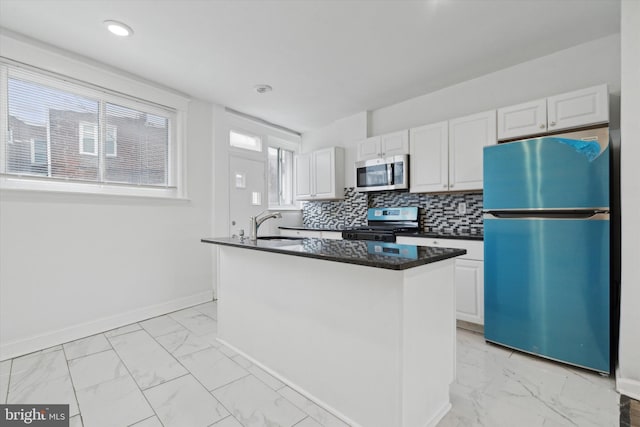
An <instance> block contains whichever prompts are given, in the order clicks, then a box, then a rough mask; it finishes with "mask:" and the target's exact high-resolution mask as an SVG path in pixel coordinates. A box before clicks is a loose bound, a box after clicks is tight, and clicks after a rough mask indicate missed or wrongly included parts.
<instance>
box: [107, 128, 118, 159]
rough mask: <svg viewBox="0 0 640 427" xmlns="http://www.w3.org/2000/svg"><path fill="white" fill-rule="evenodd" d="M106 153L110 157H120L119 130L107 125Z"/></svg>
mask: <svg viewBox="0 0 640 427" xmlns="http://www.w3.org/2000/svg"><path fill="white" fill-rule="evenodd" d="M104 153H105V154H106V155H107V156H108V157H116V156H117V155H118V128H117V127H115V126H112V125H107V138H106V139H105V143H104Z"/></svg>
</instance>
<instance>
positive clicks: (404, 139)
mask: <svg viewBox="0 0 640 427" xmlns="http://www.w3.org/2000/svg"><path fill="white" fill-rule="evenodd" d="M408 153H409V131H408V130H402V131H399V132H393V133H388V134H385V135H380V136H373V137H371V138H367V139H365V140H362V141H360V142H359V143H358V159H357V160H359V161H360V160H369V159H375V158H378V157H389V156H395V155H400V154H408Z"/></svg>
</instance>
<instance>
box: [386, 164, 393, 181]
mask: <svg viewBox="0 0 640 427" xmlns="http://www.w3.org/2000/svg"><path fill="white" fill-rule="evenodd" d="M393 177H394V174H393V163H390V164H388V165H387V182H388V183H389V185H393Z"/></svg>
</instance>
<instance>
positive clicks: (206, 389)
mask: <svg viewBox="0 0 640 427" xmlns="http://www.w3.org/2000/svg"><path fill="white" fill-rule="evenodd" d="M158 317H160V316H158ZM174 320H175V319H174ZM176 322H177V320H176ZM178 323H179V322H178ZM181 325H182V324H181ZM184 327H185V329H187V330H190V329H189V328H187V327H186V326H184ZM142 330H143V331H145V332H146V333H147V334H148V335H149V336H150V337H151V339H152V340H154V341H155V342H156V343H157V344H158V345H159V346H160V347H162V348H163V349H164V350H165V351H166V352H167V353H168V354H169V355H170V356H171V357H173V358H174V359H175V361H176V362H177V363H178V364H179V365H180V366H182V368H184V370H185V371H187V374H185V375H181V376H180V377H177V378H182V377H185V376H187V375H190V376H191V377H192V378H193V379H194V380H195V381H196V382H197V383H198V384H200V386H201V387H202V388H203V389H204V390H205V391H206V392H207V393H209V395H210V396H211V397H213V399H214V400H215V401H216V402H218V404H219V405H220V406H222V407H223V408H224V410H225V411H227V412H228V413H229V415H233V414H232V412H231V411H230V410H229V409H228V408H227V407H226V406H225V405H224V404H223V403H222V402H220V401H219V400H218V399H217V398H216V397H215V396H214V395H213V394H212V393H211V391H210V390H209V389H208V388H207V387H205V385H204V384H202V382H201V381H200V380H199V379H198V377H196V376H195V375H194V374H193V372H191V370H190V369H188V368H187V367H186V366H184V365H183V364H182V362H181V361H180V359H178V358H177V357H176V356H174V355H173V354H172V353H171V352H170V351H168V350H167V349H166V348H164V347H163V346H162V344H160V343H159V342H158V340H157V339H156V337H154V336H152V335H151V334H150V333H149V332H148V331H147V330H145V329H144V328H142ZM210 348H214V347H210ZM205 350H208V349H205ZM221 353H222V352H221ZM191 354H193V353H191ZM223 356H225V357H227V356H226V355H225V354H223ZM118 357H120V356H119V355H118ZM123 364H124V362H123ZM127 369H128V368H127ZM243 369H244V368H243ZM249 375H250V374H249ZM245 376H246V375H245ZM177 378H173V379H171V380H168V381H165V382H163V383H160V384H157V385H155V386H153V387H158V386H160V385H163V384H166V383H168V382H169V381H173V380H175V379H177ZM243 378H244V377H243ZM134 382H136V381H135V380H134ZM136 385H138V383H137V382H136ZM138 388H140V386H139V385H138ZM150 388H152V387H149V388H147V389H146V390H149V389H150ZM141 391H142V394H143V395H144V390H142V389H141ZM146 398H147V396H146V395H145V399H146ZM147 402H148V400H147ZM149 405H150V406H151V409H153V412H154V413H156V411H155V409H154V408H153V406H152V405H151V403H150V402H149ZM156 415H157V413H156ZM225 418H226V417H225ZM158 419H160V416H158ZM223 419H224V418H223ZM218 421H221V420H218ZM218 421H216V422H218ZM214 424H215V423H214ZM241 424H242V423H241ZM163 425H164V424H163Z"/></svg>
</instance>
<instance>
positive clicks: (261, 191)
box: [229, 155, 268, 237]
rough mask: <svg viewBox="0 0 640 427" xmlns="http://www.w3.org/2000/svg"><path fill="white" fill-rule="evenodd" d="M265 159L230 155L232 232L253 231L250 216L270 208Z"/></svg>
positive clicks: (230, 229) (238, 233)
mask: <svg viewBox="0 0 640 427" xmlns="http://www.w3.org/2000/svg"><path fill="white" fill-rule="evenodd" d="M264 171H265V162H264V161H261V160H255V159H248V158H244V157H240V156H234V155H230V156H229V173H230V176H229V187H230V188H229V235H230V236H233V235H234V234H235V235H240V234H242V233H243V232H244V235H245V236H246V237H249V235H250V234H251V229H250V227H249V217H251V216H255V215H258V214H259V213H260V212H262V211H264V210H266V209H267V203H268V195H267V180H266V176H265V172H264Z"/></svg>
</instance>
